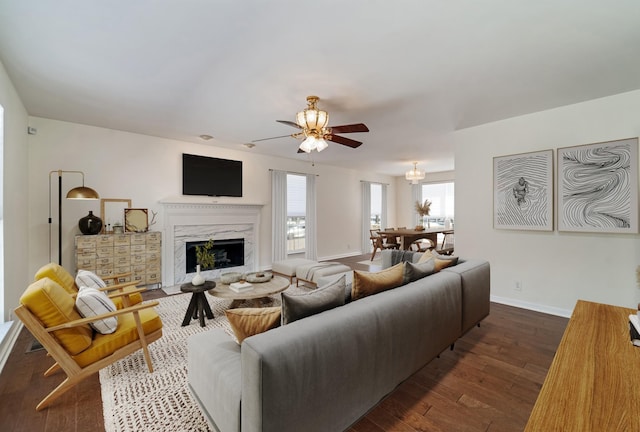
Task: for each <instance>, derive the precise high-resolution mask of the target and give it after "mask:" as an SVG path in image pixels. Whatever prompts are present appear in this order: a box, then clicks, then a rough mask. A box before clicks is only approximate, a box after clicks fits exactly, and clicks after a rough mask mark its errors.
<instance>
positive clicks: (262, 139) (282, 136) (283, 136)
mask: <svg viewBox="0 0 640 432" xmlns="http://www.w3.org/2000/svg"><path fill="white" fill-rule="evenodd" d="M287 137H293V135H291V134H289V135H281V136H277V137H271V138H261V139H257V140H253V141H251V142H258V141H266V140H272V139H277V138H287ZM294 138H295V137H294Z"/></svg>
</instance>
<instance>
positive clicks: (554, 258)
mask: <svg viewBox="0 0 640 432" xmlns="http://www.w3.org/2000/svg"><path fill="white" fill-rule="evenodd" d="M639 114H640V91H634V92H629V93H624V94H621V95H617V96H612V97H607V98H602V99H598V100H593V101H589V102H584V103H580V104H576V105H571V106H566V107H562V108H558V109H554V110H549V111H544V112H540V113H535V114H531V115H527V116H522V117H517V118H513V119H510V120H505V121H501V122H496V123H492V124H487V125H483V126H479V127H475V128H470V129H466V130H461V131H458V132H456V133H455V134H454V139H455V148H456V153H455V157H456V251H457V252H458V254H459V255H460V256H465V257H482V258H486V259H488V260H489V261H490V262H491V282H492V283H491V294H492V296H493V297H494V299H496V300H498V301H502V302H505V303H510V304H514V305H518V306H525V307H529V308H533V309H539V310H544V311H548V312H553V313H558V314H563V315H566V314H568V313H570V311H571V310H572V309H573V307H574V305H575V302H576V300H578V299H585V300H590V301H596V302H601V303H608V304H614V305H620V306H626V307H631V308H635V307H636V305H637V303H638V301H639V300H640V291H639V289H638V284H637V282H636V276H635V269H636V266H637V265H638V264H639V263H640V241H639V240H640V236H638V235H612V234H589V233H567V232H562V233H560V232H558V231H557V230H556V231H553V232H533V231H515V230H513V231H511V230H496V229H494V228H493V226H492V225H493V219H492V217H493V201H492V200H493V197H492V188H493V186H492V183H493V157H494V156H503V155H509V154H516V153H523V152H530V151H537V150H544V149H557V148H559V147H567V146H574V145H581V144H591V143H597V142H603V141H611V140H617V139H624V138H630V137H637V136H638V135H640V115H639ZM555 157H556V154H555V152H554V158H555ZM556 226H557V225H556ZM516 281H518V282H520V283H521V284H522V291H521V292H518V291H516V290H514V287H515V283H516Z"/></svg>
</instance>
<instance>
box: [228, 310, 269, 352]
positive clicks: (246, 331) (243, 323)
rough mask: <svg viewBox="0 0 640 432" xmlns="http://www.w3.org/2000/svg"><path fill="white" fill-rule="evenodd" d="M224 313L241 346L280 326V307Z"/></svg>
mask: <svg viewBox="0 0 640 432" xmlns="http://www.w3.org/2000/svg"><path fill="white" fill-rule="evenodd" d="M224 313H225V315H226V316H227V319H228V320H229V324H231V329H232V330H233V334H235V335H236V338H237V339H238V343H239V344H241V343H242V341H243V340H245V339H246V338H248V337H249V336H253V335H256V334H258V333H263V332H266V331H267V330H270V329H272V328H274V327H278V326H279V325H280V315H281V308H280V307H268V308H240V309H228V310H226V311H224Z"/></svg>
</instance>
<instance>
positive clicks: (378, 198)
mask: <svg viewBox="0 0 640 432" xmlns="http://www.w3.org/2000/svg"><path fill="white" fill-rule="evenodd" d="M370 223H371V224H370V227H371V229H376V230H377V229H380V224H381V223H382V185H381V184H379V183H374V184H372V185H371V217H370Z"/></svg>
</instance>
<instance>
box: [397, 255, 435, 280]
mask: <svg viewBox="0 0 640 432" xmlns="http://www.w3.org/2000/svg"><path fill="white" fill-rule="evenodd" d="M435 272H436V260H435V259H433V258H432V259H430V260H428V261H425V262H422V263H419V264H414V263H412V262H409V261H407V262H406V263H405V264H404V276H403V280H402V283H403V284H408V283H409V282H413V281H417V280H418V279H422V278H423V277H426V276H429V275H430V274H433V273H435Z"/></svg>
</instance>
